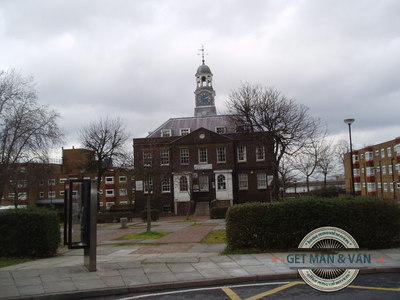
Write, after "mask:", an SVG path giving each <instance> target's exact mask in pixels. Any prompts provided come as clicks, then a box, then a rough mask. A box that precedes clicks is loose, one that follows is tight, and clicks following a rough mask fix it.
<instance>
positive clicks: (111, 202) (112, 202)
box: [106, 201, 115, 209]
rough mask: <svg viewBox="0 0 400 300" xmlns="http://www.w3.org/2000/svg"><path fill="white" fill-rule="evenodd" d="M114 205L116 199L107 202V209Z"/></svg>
mask: <svg viewBox="0 0 400 300" xmlns="http://www.w3.org/2000/svg"><path fill="white" fill-rule="evenodd" d="M114 205H115V202H114V201H110V202H106V208H107V209H110V208H111V206H114Z"/></svg>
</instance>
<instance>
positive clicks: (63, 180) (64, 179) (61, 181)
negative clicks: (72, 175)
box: [59, 178, 68, 183]
mask: <svg viewBox="0 0 400 300" xmlns="http://www.w3.org/2000/svg"><path fill="white" fill-rule="evenodd" d="M67 180H68V179H67V178H60V179H59V182H60V183H65V182H66V181H67Z"/></svg>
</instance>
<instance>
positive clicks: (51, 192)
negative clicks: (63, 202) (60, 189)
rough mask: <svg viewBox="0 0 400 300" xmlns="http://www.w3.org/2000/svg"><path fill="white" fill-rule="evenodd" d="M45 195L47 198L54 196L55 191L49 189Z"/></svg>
mask: <svg viewBox="0 0 400 300" xmlns="http://www.w3.org/2000/svg"><path fill="white" fill-rule="evenodd" d="M47 196H48V197H49V198H55V197H56V191H49V192H48V193H47Z"/></svg>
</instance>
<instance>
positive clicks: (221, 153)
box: [217, 147, 226, 163]
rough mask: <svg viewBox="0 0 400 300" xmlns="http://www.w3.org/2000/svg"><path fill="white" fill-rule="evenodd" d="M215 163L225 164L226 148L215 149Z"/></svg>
mask: <svg viewBox="0 0 400 300" xmlns="http://www.w3.org/2000/svg"><path fill="white" fill-rule="evenodd" d="M217 163H226V147H217Z"/></svg>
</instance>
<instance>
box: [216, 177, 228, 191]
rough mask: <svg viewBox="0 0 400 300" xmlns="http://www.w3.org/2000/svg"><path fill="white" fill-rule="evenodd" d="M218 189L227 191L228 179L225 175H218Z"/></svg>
mask: <svg viewBox="0 0 400 300" xmlns="http://www.w3.org/2000/svg"><path fill="white" fill-rule="evenodd" d="M217 189H218V190H226V179H225V176H224V175H218V177H217Z"/></svg>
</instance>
